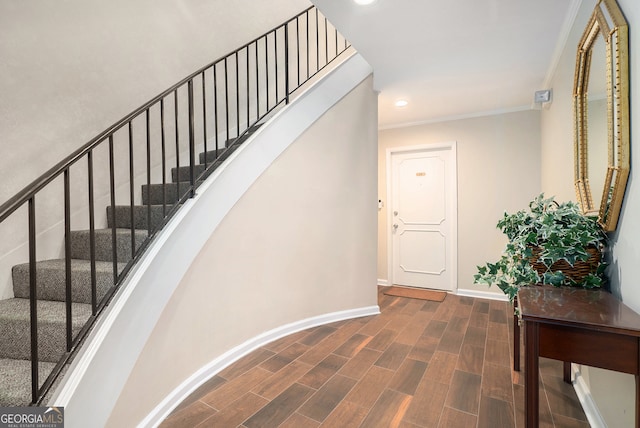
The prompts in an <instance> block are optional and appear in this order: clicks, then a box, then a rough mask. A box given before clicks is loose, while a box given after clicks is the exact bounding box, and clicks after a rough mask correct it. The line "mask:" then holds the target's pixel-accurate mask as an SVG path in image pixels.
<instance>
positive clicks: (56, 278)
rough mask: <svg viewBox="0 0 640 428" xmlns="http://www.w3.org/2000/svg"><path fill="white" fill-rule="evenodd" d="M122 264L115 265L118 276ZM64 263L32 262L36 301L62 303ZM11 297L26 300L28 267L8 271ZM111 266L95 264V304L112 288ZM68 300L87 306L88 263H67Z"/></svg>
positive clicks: (110, 263)
mask: <svg viewBox="0 0 640 428" xmlns="http://www.w3.org/2000/svg"><path fill="white" fill-rule="evenodd" d="M124 266H125V263H118V272H121V271H122V269H123V268H124ZM66 272H67V271H66V261H65V260H64V259H56V260H43V261H40V262H36V286H37V296H38V299H40V300H55V301H58V302H64V301H65V300H66ZM12 277H13V294H14V296H15V297H18V298H23V299H28V298H29V296H30V291H29V287H30V284H29V263H23V264H19V265H16V266H14V267H13V269H12ZM113 281H114V275H113V263H112V262H104V261H97V262H96V294H97V297H98V301H100V299H102V297H104V295H105V294H106V293H107V291H108V290H109V289H110V288H111V287H113ZM71 296H72V300H73V301H74V302H78V303H88V304H90V303H91V262H90V261H89V260H76V259H71Z"/></svg>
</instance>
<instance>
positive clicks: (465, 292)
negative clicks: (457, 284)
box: [455, 288, 509, 302]
mask: <svg viewBox="0 0 640 428" xmlns="http://www.w3.org/2000/svg"><path fill="white" fill-rule="evenodd" d="M455 294H457V295H458V296H465V297H476V298H478V299H489V300H500V301H502V302H507V301H509V298H508V297H507V296H506V294H502V293H492V292H491V291H478V290H469V289H466V288H458V290H456V292H455Z"/></svg>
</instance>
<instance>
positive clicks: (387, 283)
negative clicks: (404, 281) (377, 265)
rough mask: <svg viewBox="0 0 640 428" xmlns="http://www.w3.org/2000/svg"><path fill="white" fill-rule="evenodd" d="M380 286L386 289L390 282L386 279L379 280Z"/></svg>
mask: <svg viewBox="0 0 640 428" xmlns="http://www.w3.org/2000/svg"><path fill="white" fill-rule="evenodd" d="M378 285H381V286H383V287H386V286H388V285H389V281H387V280H386V279H380V278H378Z"/></svg>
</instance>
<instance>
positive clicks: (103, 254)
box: [0, 125, 259, 407]
mask: <svg viewBox="0 0 640 428" xmlns="http://www.w3.org/2000/svg"><path fill="white" fill-rule="evenodd" d="M258 127H259V125H256V126H253V127H252V128H249V130H248V132H246V133H245V134H244V135H243V136H241V137H240V138H233V139H230V140H227V142H226V145H225V147H224V148H221V149H220V150H218V153H216V151H215V150H214V151H209V152H207V153H206V154H205V153H204V152H203V153H201V154H200V156H199V160H200V163H199V164H197V165H195V170H196V176H200V175H201V174H202V173H204V174H203V176H202V177H201V178H202V179H204V178H206V177H207V176H209V175H210V174H211V173H212V172H213V171H214V170H215V169H216V168H218V167H219V166H220V165H221V164H222V163H223V162H224V161H225V160H226V159H227V158H228V157H229V155H230V154H231V153H233V152H234V151H235V150H236V149H237V148H238V147H239V146H240V144H242V143H243V142H244V141H246V140H247V139H248V138H249V136H250V135H251V134H252V133H253V132H255V130H257V129H258ZM205 156H206V160H207V164H206V165H205ZM210 159H216V160H215V161H214V162H213V163H212V162H210V161H209V160H210ZM206 166H208V167H209V168H208V169H206ZM205 169H206V171H205ZM190 173H191V171H190V167H189V166H185V167H176V168H172V170H171V177H172V182H171V183H165V184H151V185H146V184H145V185H143V186H142V204H143V205H134V206H133V207H131V206H130V205H124V206H115V209H114V210H112V209H111V207H110V206H109V207H107V218H108V219H109V221H108V225H107V226H108V227H107V228H105V229H96V230H95V231H94V232H95V235H94V236H95V275H96V298H97V301H101V300H102V299H103V298H104V297H105V296H106V294H107V293H108V292H109V290H110V289H111V288H112V287H113V284H114V274H113V268H114V266H115V267H117V269H118V272H119V273H120V272H122V270H123V268H124V267H125V265H126V264H127V262H129V261H130V260H131V259H132V255H133V254H135V253H136V250H138V249H139V248H140V245H141V244H142V243H143V242H144V241H145V239H146V238H147V236H148V231H149V230H156V229H158V228H160V227H161V226H162V225H163V222H164V219H165V214H166V211H167V210H168V209H170V208H171V206H173V205H175V204H176V203H177V202H178V201H179V200H180V198H181V197H182V195H183V194H184V193H185V192H186V191H187V189H189V188H190V183H189V176H190ZM200 183H202V181H199V182H198V183H197V184H200ZM149 208H150V211H151V221H150V222H149V220H148V218H149V217H148V212H149ZM132 210H133V216H132V214H131V211H132ZM113 212H115V215H113V214H112V213H113ZM132 218H133V227H132V223H131V219H132ZM114 221H115V222H114ZM132 234H133V236H134V237H135V239H132V237H131V236H132ZM90 235H91V233H90V231H89V230H75V231H71V235H70V237H71V248H70V250H71V260H70V261H71V300H72V302H73V304H72V309H71V312H72V322H71V324H72V332H73V333H72V334H73V337H75V336H76V335H77V334H78V333H79V332H80V330H81V329H82V327H83V326H84V325H85V324H86V322H87V321H88V320H89V318H90V317H91V316H92V305H91V302H92V291H91V283H92V278H91V276H92V268H91V263H92V262H91V244H90ZM114 236H115V239H114ZM134 241H135V247H134V248H135V249H134V251H132V245H133V242H134ZM113 242H115V245H116V248H115V251H114V249H113ZM114 254H115V255H116V260H117V261H116V263H115V264H114ZM12 278H13V291H14V295H15V297H14V298H13V299H7V300H0V378H1V379H2V384H1V385H0V407H8V406H26V405H29V403H30V402H31V361H30V359H31V348H30V343H31V342H30V305H29V294H30V292H29V263H23V264H19V265H16V266H14V267H13V269H12ZM36 278H37V295H38V299H39V300H38V306H37V311H38V359H39V361H40V363H39V369H40V374H39V378H40V379H46V378H47V376H48V375H49V374H50V373H51V371H52V370H53V369H54V367H55V365H56V363H57V362H58V361H59V360H60V359H61V358H62V357H63V355H64V354H65V352H66V340H67V339H66V307H65V303H64V302H65V301H66V300H67V296H66V293H67V291H66V259H64V258H63V259H54V260H43V261H38V262H37V263H36ZM42 383H43V382H40V385H39V386H42Z"/></svg>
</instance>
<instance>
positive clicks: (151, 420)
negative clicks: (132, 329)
mask: <svg viewBox="0 0 640 428" xmlns="http://www.w3.org/2000/svg"><path fill="white" fill-rule="evenodd" d="M379 313H380V308H379V307H378V306H368V307H364V308H357V309H351V310H346V311H339V312H333V313H329V314H324V315H319V316H317V317H312V318H307V319H304V320H301V321H296V322H293V323H291V324H287V325H284V326H281V327H278V328H275V329H273V330H271V331H267V332H265V333H262V334H260V335H258V336H256V337H253V338H251V339H249V340H247V341H246V342H244V343H242V344H240V345H238V346H236V347H235V348H233V349H230V350H229V351H227V352H225V353H224V354H222V355H220V356H219V357H218V358H216V359H214V360H213V361H211V362H210V363H208V364H207V365H205V366H204V367H202V368H201V369H200V370H198V371H197V372H195V373H194V374H193V375H191V376H190V377H189V378H188V379H186V380H185V381H184V382H182V384H180V385H179V386H178V387H177V388H176V389H174V390H173V391H172V392H171V393H170V394H169V395H167V397H166V398H165V399H164V400H162V402H161V403H160V404H158V406H157V407H156V408H155V409H153V410H152V411H151V413H149V414H148V415H147V417H146V418H144V419H143V420H142V422H140V424H138V428H142V427H145V428H146V427H157V426H158V425H160V423H161V422H162V421H163V420H164V419H166V417H167V416H169V414H171V412H172V411H173V409H175V408H176V407H177V406H178V405H179V404H180V403H181V402H182V401H183V400H184V399H186V398H187V397H188V396H189V395H191V394H192V393H193V392H194V391H195V390H196V389H198V388H199V387H200V386H201V385H202V384H204V383H205V382H207V381H208V380H209V379H211V378H212V377H213V376H215V375H216V374H217V373H219V372H220V371H221V370H223V369H224V368H226V367H228V366H229V365H231V364H233V363H234V362H236V361H238V360H239V359H240V358H242V357H244V356H245V355H247V354H249V353H250V352H253V351H255V350H256V349H258V348H259V347H261V346H264V345H266V344H267V343H270V342H273V341H274V340H277V339H280V338H281V337H284V336H288V335H290V334H293V333H296V332H298V331H302V330H306V329H308V328H311V327H316V326H318V325H323V324H329V323H332V322H336V321H342V320H346V319H351V318H359V317H365V316H370V315H377V314H379Z"/></svg>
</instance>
